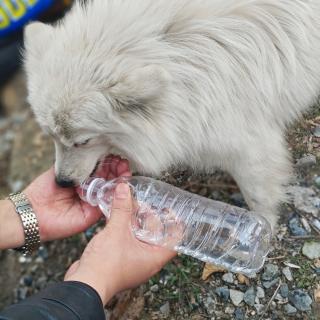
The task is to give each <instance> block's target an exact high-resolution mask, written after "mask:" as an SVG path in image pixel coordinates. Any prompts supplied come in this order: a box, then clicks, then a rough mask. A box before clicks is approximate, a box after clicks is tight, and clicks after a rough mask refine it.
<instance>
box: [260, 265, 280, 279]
mask: <svg viewBox="0 0 320 320" xmlns="http://www.w3.org/2000/svg"><path fill="white" fill-rule="evenodd" d="M278 275H279V268H278V266H277V265H275V264H271V263H268V264H267V265H266V266H265V267H264V272H263V274H262V280H265V281H270V280H273V279H274V278H276V277H277V276H278Z"/></svg>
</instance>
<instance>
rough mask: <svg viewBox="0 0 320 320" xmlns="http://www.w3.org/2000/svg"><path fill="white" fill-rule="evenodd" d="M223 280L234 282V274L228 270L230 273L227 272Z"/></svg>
mask: <svg viewBox="0 0 320 320" xmlns="http://www.w3.org/2000/svg"><path fill="white" fill-rule="evenodd" d="M222 280H223V281H224V282H228V283H233V280H234V279H233V274H232V273H230V272H228V273H225V274H224V275H223V276H222Z"/></svg>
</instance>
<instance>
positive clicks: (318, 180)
mask: <svg viewBox="0 0 320 320" xmlns="http://www.w3.org/2000/svg"><path fill="white" fill-rule="evenodd" d="M314 183H315V185H316V186H317V188H319V189H320V177H315V179H314Z"/></svg>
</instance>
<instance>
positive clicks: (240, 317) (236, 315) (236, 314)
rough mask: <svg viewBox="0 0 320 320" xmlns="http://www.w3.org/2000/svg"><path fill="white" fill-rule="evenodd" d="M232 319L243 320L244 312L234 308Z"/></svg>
mask: <svg viewBox="0 0 320 320" xmlns="http://www.w3.org/2000/svg"><path fill="white" fill-rule="evenodd" d="M234 319H235V320H244V319H245V312H244V311H243V310H242V309H241V308H236V310H235V311H234Z"/></svg>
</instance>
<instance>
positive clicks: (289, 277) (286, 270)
mask: <svg viewBox="0 0 320 320" xmlns="http://www.w3.org/2000/svg"><path fill="white" fill-rule="evenodd" d="M282 274H283V275H284V276H285V278H286V279H287V280H288V281H293V276H292V273H291V270H290V268H289V267H285V268H283V269H282Z"/></svg>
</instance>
